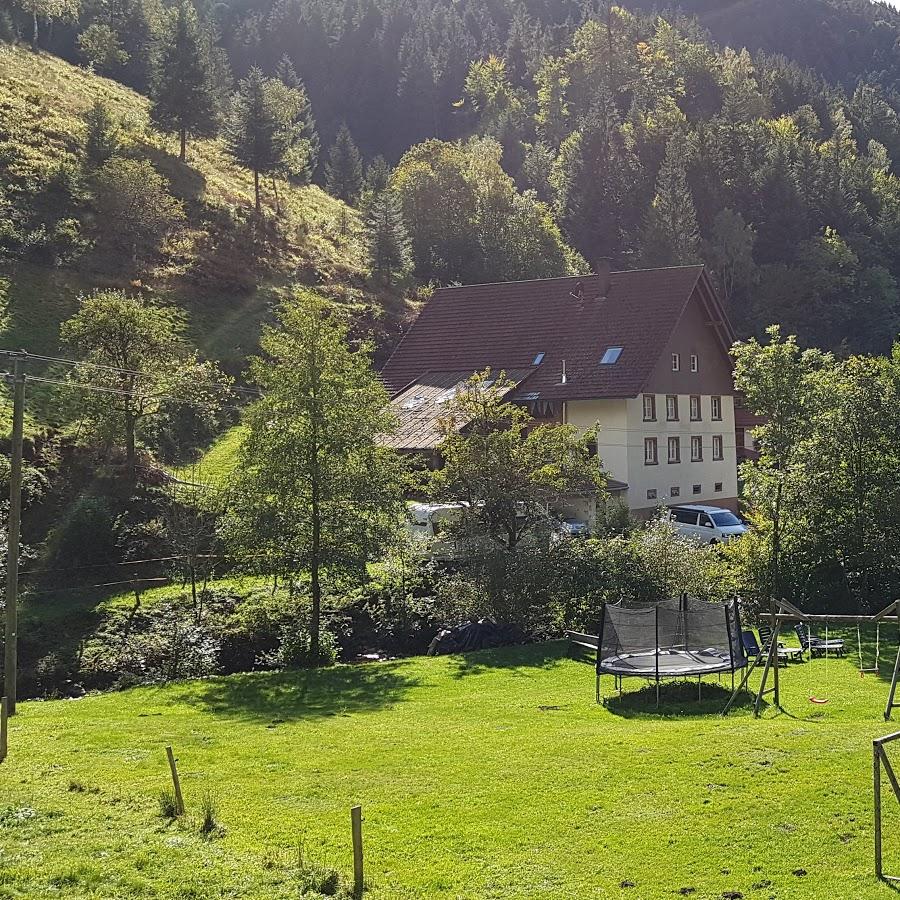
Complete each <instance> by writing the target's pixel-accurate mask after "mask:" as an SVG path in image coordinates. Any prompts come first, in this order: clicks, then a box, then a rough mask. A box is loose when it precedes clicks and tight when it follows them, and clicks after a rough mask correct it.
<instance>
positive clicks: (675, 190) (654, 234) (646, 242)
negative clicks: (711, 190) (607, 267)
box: [641, 137, 700, 266]
mask: <svg viewBox="0 0 900 900" xmlns="http://www.w3.org/2000/svg"><path fill="white" fill-rule="evenodd" d="M683 140H684V139H683V138H682V137H675V138H672V140H671V141H669V143H668V145H667V146H666V157H665V159H664V160H663V164H662V168H661V169H660V170H659V177H658V178H657V180H656V196H655V197H654V198H653V202H652V203H651V204H650V209H649V210H648V212H647V218H646V220H645V222H644V236H643V241H642V244H641V258H642V260H643V262H644V263H645V264H647V265H648V266H684V265H689V264H690V263H695V262H697V261H698V260H699V256H698V247H699V242H700V232H699V230H698V228H697V212H696V209H695V208H694V199H693V197H692V196H691V189H690V186H689V185H688V181H687V172H686V167H685V159H684V150H683V146H682V144H683Z"/></svg>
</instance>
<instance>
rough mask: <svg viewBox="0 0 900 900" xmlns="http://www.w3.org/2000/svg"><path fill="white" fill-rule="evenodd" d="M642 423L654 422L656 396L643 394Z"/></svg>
mask: <svg viewBox="0 0 900 900" xmlns="http://www.w3.org/2000/svg"><path fill="white" fill-rule="evenodd" d="M644 421H645V422H655V421H656V394H644Z"/></svg>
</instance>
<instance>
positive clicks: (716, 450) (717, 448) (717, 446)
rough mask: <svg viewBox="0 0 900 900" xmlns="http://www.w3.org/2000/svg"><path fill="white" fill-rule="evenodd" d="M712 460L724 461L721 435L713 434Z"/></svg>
mask: <svg viewBox="0 0 900 900" xmlns="http://www.w3.org/2000/svg"><path fill="white" fill-rule="evenodd" d="M712 453H713V459H724V458H725V453H724V448H723V445H722V435H721V434H714V435H713V439H712Z"/></svg>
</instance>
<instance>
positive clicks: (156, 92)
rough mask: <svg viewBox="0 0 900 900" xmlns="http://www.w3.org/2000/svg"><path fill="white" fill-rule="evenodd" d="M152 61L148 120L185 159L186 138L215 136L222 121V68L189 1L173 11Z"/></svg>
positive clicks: (223, 93) (223, 89) (223, 85)
mask: <svg viewBox="0 0 900 900" xmlns="http://www.w3.org/2000/svg"><path fill="white" fill-rule="evenodd" d="M160 44H161V51H160V53H159V55H158V57H157V59H156V72H155V77H154V81H153V92H152V102H151V104H150V120H151V121H152V122H153V124H154V125H156V126H157V127H158V128H159V129H161V130H162V131H170V132H172V131H174V132H176V133H177V134H178V135H179V138H180V147H181V149H180V156H181V159H182V160H184V159H185V145H186V139H187V135H188V134H190V135H191V136H196V137H213V136H215V134H216V133H217V132H218V130H219V126H220V124H221V121H222V112H223V109H222V107H223V97H224V95H225V91H226V90H227V88H228V85H227V82H225V83H223V81H222V76H223V71H222V66H221V65H217V64H216V59H215V54H216V52H217V51H216V50H214V49H213V47H211V41H210V37H209V35H208V34H206V33H204V30H203V28H202V27H201V25H200V21H199V19H198V17H197V12H196V10H195V8H194V6H193V4H192V3H190V2H187V0H185V2H182V3H181V4H180V5H179V6H178V8H177V9H176V11H175V14H174V18H173V22H172V27H171V31H170V33H169V34H167V35H166V36H165V37H164V38H163V40H162V41H161V42H160Z"/></svg>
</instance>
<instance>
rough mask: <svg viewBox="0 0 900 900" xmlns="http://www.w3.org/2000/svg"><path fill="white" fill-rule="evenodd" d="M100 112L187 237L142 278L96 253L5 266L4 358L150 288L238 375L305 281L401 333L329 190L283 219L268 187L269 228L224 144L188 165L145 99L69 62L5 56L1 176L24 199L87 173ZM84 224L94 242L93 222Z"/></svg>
mask: <svg viewBox="0 0 900 900" xmlns="http://www.w3.org/2000/svg"><path fill="white" fill-rule="evenodd" d="M97 99H101V100H103V101H105V102H106V103H107V104H108V105H109V107H110V109H111V110H112V112H113V115H114V117H115V118H116V119H117V120H118V121H119V122H120V124H121V128H122V131H121V134H122V139H123V144H124V149H123V152H124V153H126V154H127V155H129V156H131V157H137V158H141V159H147V160H149V161H150V162H151V163H152V165H153V166H154V168H155V169H156V170H157V172H159V173H160V174H161V175H163V176H164V177H165V178H166V179H168V181H169V184H170V190H171V192H172V194H173V195H174V196H176V197H177V198H179V199H180V200H181V201H182V202H183V204H184V207H185V211H186V215H187V221H186V224H185V226H184V227H183V228H182V229H180V230H179V231H178V232H177V233H176V234H175V235H174V236H173V237H171V238H170V239H169V240H168V241H167V243H166V244H165V245H164V246H163V248H162V251H161V252H160V253H159V254H156V255H155V256H154V257H153V258H151V259H149V260H148V261H146V262H142V263H141V264H140V265H135V264H134V263H133V261H132V260H130V259H128V258H127V254H122V253H110V252H109V251H108V250H107V249H105V248H104V247H103V246H102V244H99V243H97V242H94V245H93V246H92V247H90V248H88V249H87V250H86V251H85V252H84V253H82V254H81V256H80V257H79V258H78V259H75V260H73V261H68V262H67V263H66V264H65V265H64V266H61V267H51V266H47V265H45V264H41V263H40V262H35V261H33V260H28V259H27V258H18V259H10V258H7V259H5V260H4V259H3V258H2V257H0V346H15V347H25V348H27V349H29V350H32V351H34V352H39V353H51V352H54V351H56V350H58V342H57V336H58V329H59V324H60V322H61V321H62V320H63V319H65V318H66V317H68V316H69V315H71V313H72V311H73V310H74V308H75V303H76V298H77V296H78V294H79V293H81V292H83V291H86V290H89V289H91V288H92V287H96V286H107V285H114V286H120V287H128V288H131V289H133V290H142V289H146V288H149V289H152V290H153V291H156V292H158V293H159V294H161V295H162V296H164V297H166V298H168V299H170V300H171V301H173V302H175V303H177V304H178V305H180V306H181V307H183V308H184V309H185V311H186V312H187V314H188V316H189V319H190V325H191V329H192V332H193V336H194V337H195V339H196V340H197V341H198V343H199V344H200V346H201V347H202V349H203V350H204V351H205V352H206V353H207V354H209V355H211V356H213V357H216V358H218V359H220V360H221V361H223V362H224V363H225V364H226V365H227V366H228V367H229V368H230V369H232V370H233V371H236V370H239V369H240V368H241V366H242V363H243V360H244V357H245V356H246V355H247V354H248V353H250V352H252V351H253V349H254V348H255V345H256V339H257V335H258V330H259V325H260V322H261V321H262V320H263V319H265V317H266V315H267V314H268V311H269V309H270V308H271V305H272V303H273V302H275V301H277V299H278V298H279V297H280V296H281V295H282V293H283V291H284V290H285V289H286V287H287V285H289V284H290V283H293V282H298V281H299V282H302V283H306V284H311V285H315V286H317V287H318V288H319V289H320V290H322V291H323V292H324V293H326V294H327V295H329V296H331V297H333V298H334V299H336V300H339V301H341V302H344V303H348V304H352V305H353V307H354V310H355V312H356V314H357V315H358V318H359V320H360V321H361V323H362V325H363V326H365V327H368V326H372V325H374V326H375V327H376V329H377V330H380V331H383V330H384V329H385V328H388V329H389V328H390V320H391V318H392V316H394V315H395V314H398V310H399V309H400V308H401V307H402V303H400V302H399V301H396V300H393V301H392V299H391V298H390V297H384V296H376V295H375V294H374V293H372V292H370V291H369V289H368V285H367V281H366V275H367V271H366V257H365V248H364V245H363V241H362V228H361V224H360V221H359V215H358V213H357V212H356V211H354V210H352V209H350V208H348V207H347V206H346V205H345V204H343V203H342V202H340V201H338V200H335V199H334V198H332V197H330V196H328V195H327V194H326V193H325V192H324V191H322V190H320V189H319V188H318V187H315V186H308V187H296V186H292V185H289V184H287V183H279V184H278V185H277V191H278V196H279V198H280V213H276V210H275V194H274V192H273V186H272V184H271V183H270V182H268V180H267V181H266V183H265V185H264V200H265V206H266V208H265V216H264V217H263V220H262V222H260V221H259V220H257V219H256V217H255V216H254V215H253V214H252V204H253V182H252V176H251V174H250V173H249V172H247V171H245V170H243V169H241V168H239V167H238V166H236V165H235V164H234V163H233V162H232V160H231V159H230V158H229V156H228V155H227V153H226V152H225V150H224V147H223V145H222V143H221V142H220V141H192V142H190V143H189V146H188V159H187V163H186V164H184V163H181V162H180V161H179V160H178V158H177V147H176V144H175V141H174V139H170V138H168V137H166V136H164V135H161V134H159V133H158V132H155V131H153V130H152V129H151V128H150V127H149V125H148V120H147V106H148V104H147V101H146V98H144V97H141V96H140V95H138V94H136V93H134V92H133V91H131V90H129V89H128V88H125V87H123V86H122V85H120V84H117V83H116V82H113V81H110V80H108V79H105V78H101V77H99V76H97V75H94V74H93V73H91V72H89V71H88V70H86V69H81V68H78V67H75V66H72V65H70V64H68V63H66V62H64V61H62V60H60V59H59V58H57V57H54V56H50V55H47V54H44V53H33V52H31V51H30V50H27V49H25V48H23V47H11V46H9V45H0V173H2V174H3V175H4V177H5V178H6V179H8V180H9V181H10V182H11V183H12V184H13V185H14V186H15V187H20V186H22V185H25V186H27V185H28V184H32V183H40V182H41V180H42V179H46V178H47V176H48V173H49V172H51V171H52V170H53V169H54V168H55V167H57V166H58V165H59V164H61V163H62V164H66V165H69V166H71V167H73V168H74V169H76V170H77V169H78V168H79V167H80V166H81V165H82V157H83V142H84V136H85V126H84V122H83V119H82V117H83V115H84V113H85V111H86V110H87V109H88V108H89V107H90V105H91V104H92V103H93V102H94V101H95V100H97ZM83 224H84V227H85V233H86V234H87V235H88V237H90V236H91V234H92V232H91V213H90V210H87V211H86V212H85V215H84V223H83ZM94 224H96V223H94ZM385 303H387V305H388V311H387V313H386V314H385V311H384V305H385Z"/></svg>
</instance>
